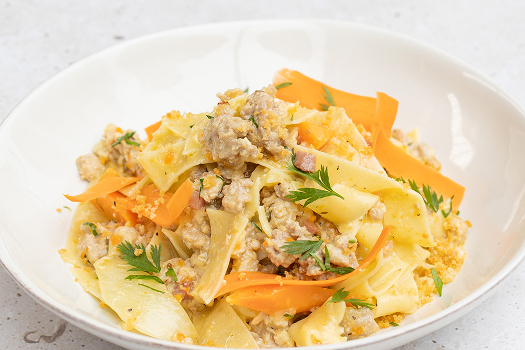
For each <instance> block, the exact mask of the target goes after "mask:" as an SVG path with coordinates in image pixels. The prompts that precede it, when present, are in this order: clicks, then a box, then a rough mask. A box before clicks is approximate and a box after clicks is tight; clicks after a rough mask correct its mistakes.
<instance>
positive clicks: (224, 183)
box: [199, 175, 226, 194]
mask: <svg viewBox="0 0 525 350" xmlns="http://www.w3.org/2000/svg"><path fill="white" fill-rule="evenodd" d="M215 176H216V177H217V178H218V179H221V180H222V187H221V191H220V192H219V194H221V193H222V189H223V188H224V185H226V181H224V178H223V177H222V176H219V175H215ZM199 193H200V192H199Z"/></svg>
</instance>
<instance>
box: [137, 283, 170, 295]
mask: <svg viewBox="0 0 525 350" xmlns="http://www.w3.org/2000/svg"><path fill="white" fill-rule="evenodd" d="M139 286H142V287H146V288H149V289H151V290H153V291H155V292H157V293H160V294H164V292H163V291H161V290H158V289H155V288H153V287H150V286H147V285H145V284H142V283H139Z"/></svg>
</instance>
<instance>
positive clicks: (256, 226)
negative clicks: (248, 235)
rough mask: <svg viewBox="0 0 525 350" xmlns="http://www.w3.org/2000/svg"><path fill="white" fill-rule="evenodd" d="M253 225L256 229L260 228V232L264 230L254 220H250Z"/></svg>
mask: <svg viewBox="0 0 525 350" xmlns="http://www.w3.org/2000/svg"><path fill="white" fill-rule="evenodd" d="M250 222H251V223H252V225H253V227H255V228H256V229H258V230H259V231H260V232H263V230H261V228H260V227H259V226H258V225H257V224H256V223H255V222H253V221H250Z"/></svg>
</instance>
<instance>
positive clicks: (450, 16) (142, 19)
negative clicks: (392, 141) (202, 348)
mask: <svg viewBox="0 0 525 350" xmlns="http://www.w3.org/2000/svg"><path fill="white" fill-rule="evenodd" d="M268 18H333V19H340V20H341V19H342V20H348V21H355V22H361V23H367V24H370V25H374V26H378V27H382V28H387V29H391V30H393V31H397V32H401V33H405V34H408V35H410V36H412V37H414V38H417V39H420V40H422V41H425V42H427V43H429V44H431V45H433V46H435V47H438V48H441V49H443V50H444V51H446V52H448V53H450V54H452V55H454V56H456V57H459V58H460V59H463V60H464V61H466V62H467V63H469V64H471V65H472V66H474V67H476V68H477V69H479V70H480V71H482V72H483V73H485V74H486V75H488V76H489V77H490V78H492V79H493V80H495V81H496V82H497V83H498V84H499V85H500V86H501V87H503V88H504V89H505V90H506V91H508V92H509V93H510V94H511V95H513V96H514V97H515V98H516V99H517V100H518V102H519V103H520V104H521V105H522V106H525V1H522V0H504V1H489V0H483V1H480V0H478V1H475V0H464V1H451V0H442V1H432V2H430V1H425V2H423V1H386V0H383V1H369V0H360V1H344V0H339V1H335V0H332V1H327V0H325V1H322V0H316V1H313V0H312V1H310V0H293V1H279V0H264V1H259V0H252V1H248V0H222V1H212V0H209V1H205V0H202V1H199V0H194V1H177V0H156V1H152V0H149V1H146V0H145V1H125V0H113V1H107V0H89V1H75V2H73V1H59V0H50V1H37V0H33V1H30V0H25V1H23V0H11V1H8V0H7V1H6V0H0V122H1V121H3V119H4V118H5V117H6V116H7V114H8V113H9V112H10V111H11V110H12V109H13V108H14V107H15V105H16V104H17V103H18V102H19V101H21V100H22V99H23V98H24V97H25V96H26V95H27V94H28V93H29V92H31V91H32V90H33V89H34V88H36V87H37V86H38V85H40V84H41V83H42V82H44V81H45V80H47V79H48V78H49V77H51V76H52V75H54V74H55V73H57V72H58V71H60V70H62V69H64V68H66V67H67V66H69V65H70V64H72V63H74V62H77V61H79V60H81V59H83V58H85V57H86V56H88V55H90V54H92V53H95V52H97V51H99V50H101V49H104V48H106V47H109V46H112V45H115V44H118V43H119V42H122V41H124V40H128V39H132V38H135V37H138V36H141V35H145V34H150V33H154V32H158V31H162V30H167V29H172V28H177V27H184V26H192V25H198V24H203V23H212V22H222V21H232V20H244V19H268ZM0 171H1V170H0ZM524 296H525V265H522V266H521V267H520V268H519V269H518V270H517V271H515V272H514V273H513V274H512V275H511V276H510V277H509V278H508V279H507V280H506V281H505V282H504V283H503V284H501V285H500V286H499V288H498V289H497V290H496V291H495V293H494V294H493V295H492V297H490V298H489V299H488V300H487V301H485V302H484V303H483V304H482V305H481V306H479V307H478V308H477V309H475V310H474V311H472V312H471V313H470V314H468V315H466V316H465V317H463V318H461V319H460V320H458V321H456V322H454V323H452V324H450V325H449V326H447V327H445V328H443V329H441V330H439V331H437V332H434V333H431V334H429V335H427V336H425V337H423V338H421V339H419V340H416V341H414V342H412V343H409V344H407V345H405V346H402V347H400V348H399V349H403V350H408V349H421V350H426V349H485V348H486V349H521V348H525V345H524V344H525V330H523V324H524V323H525V305H524V304H523V302H522V300H523V297H524ZM46 336H47V337H46ZM0 349H60V350H62V349H64V350H65V349H86V350H88V349H120V347H118V346H116V345H113V344H110V343H108V342H106V341H104V340H101V339H99V338H97V337H95V336H93V335H91V334H89V333H86V332H84V331H82V330H80V329H78V328H76V327H74V326H72V325H70V324H68V323H66V322H65V321H63V320H61V319H60V318H59V317H57V316H55V315H54V314H52V313H50V312H49V311H47V310H45V309H44V308H43V307H42V306H40V305H38V304H37V303H35V302H34V301H33V300H32V299H31V298H30V297H29V296H28V295H26V294H25V293H24V291H23V290H22V289H21V288H20V287H19V286H18V285H17V284H16V283H15V282H14V281H13V280H12V279H11V278H10V277H9V275H8V274H7V272H6V271H5V270H4V269H3V268H2V267H0Z"/></svg>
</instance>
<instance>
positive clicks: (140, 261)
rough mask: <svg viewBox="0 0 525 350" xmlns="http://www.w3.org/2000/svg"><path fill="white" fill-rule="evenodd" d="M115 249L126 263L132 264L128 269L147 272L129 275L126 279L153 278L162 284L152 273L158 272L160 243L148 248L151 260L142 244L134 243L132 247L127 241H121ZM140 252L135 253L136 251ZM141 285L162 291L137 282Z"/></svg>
mask: <svg viewBox="0 0 525 350" xmlns="http://www.w3.org/2000/svg"><path fill="white" fill-rule="evenodd" d="M117 250H118V251H119V252H120V253H121V254H122V255H121V256H120V257H121V258H122V259H123V260H125V261H126V262H127V263H128V264H130V265H131V266H133V268H131V269H129V270H128V271H141V272H146V273H149V274H148V275H129V276H128V277H126V279H127V280H135V279H140V280H153V281H155V282H158V283H160V284H164V282H162V280H161V279H160V278H159V277H157V276H154V275H152V274H153V273H159V272H160V269H161V268H160V250H161V245H160V244H159V245H158V246H157V245H152V246H151V248H150V253H151V259H152V260H153V262H151V261H150V260H149V259H148V255H147V254H146V248H145V247H144V244H140V245H138V244H136V245H135V248H133V245H132V244H131V243H129V242H128V241H125V242H122V243H120V244H119V245H118V246H117ZM136 252H137V253H140V254H137V253H136ZM139 284H140V285H141V286H144V287H147V288H150V289H152V290H154V291H156V292H159V293H164V292H161V291H159V290H156V289H154V288H151V287H149V286H147V285H145V284H142V283H139Z"/></svg>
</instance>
